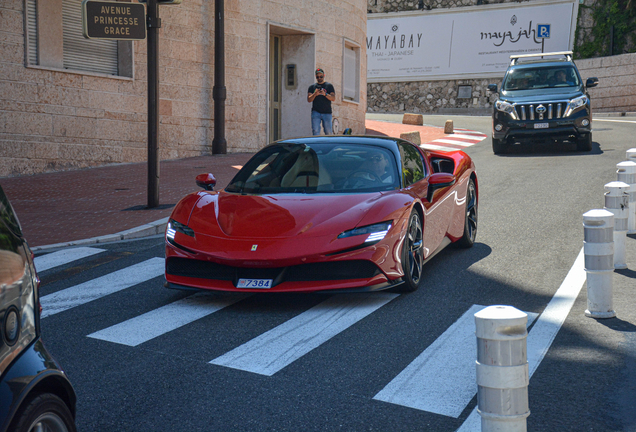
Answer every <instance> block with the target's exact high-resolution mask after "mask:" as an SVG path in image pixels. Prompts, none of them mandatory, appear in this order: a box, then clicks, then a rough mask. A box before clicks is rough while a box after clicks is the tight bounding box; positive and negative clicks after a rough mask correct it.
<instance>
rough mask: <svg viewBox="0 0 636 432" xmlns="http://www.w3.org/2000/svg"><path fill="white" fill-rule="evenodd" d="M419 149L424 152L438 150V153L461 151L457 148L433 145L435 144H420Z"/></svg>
mask: <svg viewBox="0 0 636 432" xmlns="http://www.w3.org/2000/svg"><path fill="white" fill-rule="evenodd" d="M420 147H422V148H423V149H425V150H439V151H447V152H451V151H457V150H461V149H459V148H453V147H442V146H438V145H435V144H429V143H426V144H420Z"/></svg>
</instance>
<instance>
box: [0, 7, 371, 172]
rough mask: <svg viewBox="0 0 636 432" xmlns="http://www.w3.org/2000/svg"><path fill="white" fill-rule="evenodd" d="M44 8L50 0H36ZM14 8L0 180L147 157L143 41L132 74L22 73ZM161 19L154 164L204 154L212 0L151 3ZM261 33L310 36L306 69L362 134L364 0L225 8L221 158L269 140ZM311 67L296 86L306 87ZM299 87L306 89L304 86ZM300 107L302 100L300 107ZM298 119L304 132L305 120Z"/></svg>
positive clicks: (4, 30) (2, 64) (1, 51)
mask: <svg viewBox="0 0 636 432" xmlns="http://www.w3.org/2000/svg"><path fill="white" fill-rule="evenodd" d="M48 1H53V0H38V2H48ZM60 2H61V0H60ZM79 3H81V2H80V1H79V0H78V4H79ZM24 7H25V1H24V0H6V1H5V0H3V1H2V2H0V177H3V176H10V175H21V174H33V173H40V172H46V171H55V170H63V169H75V168H84V167H92V166H98V165H104V164H110V163H126V162H142V161H145V160H146V159H147V78H146V75H147V72H146V41H145V40H144V41H135V42H134V43H133V44H132V45H133V52H134V55H133V59H134V64H133V68H132V69H133V71H132V72H133V73H132V76H133V77H132V78H125V77H116V76H111V75H104V74H97V73H88V72H77V71H70V70H64V69H60V68H58V69H56V68H52V67H42V66H35V67H31V66H26V60H25V32H26V30H25V11H24ZM160 17H161V19H162V28H161V29H160V31H159V53H160V60H159V69H160V70H159V77H160V99H161V100H160V110H159V111H160V125H159V154H160V158H161V159H162V160H165V159H176V158H184V157H191V156H197V155H201V154H209V153H211V146H212V139H213V134H214V129H213V127H214V118H213V117H214V115H213V111H214V109H213V99H212V89H213V86H214V2H211V1H207V0H187V1H184V2H183V3H182V4H180V5H175V6H160ZM271 25H279V26H282V27H285V28H288V29H291V30H290V32H292V33H293V32H294V31H296V29H302V31H303V32H304V34H309V35H310V37H313V38H314V40H315V44H314V45H312V46H314V47H315V65H320V67H322V68H323V69H325V71H326V72H327V77H328V80H329V81H330V82H331V83H332V84H334V86H335V88H336V92H337V98H336V102H334V112H335V113H336V115H337V116H338V117H339V119H340V124H341V125H346V126H347V127H351V128H353V130H354V132H355V133H362V132H363V131H364V116H365V111H366V92H365V89H366V68H365V65H366V52H365V50H364V43H365V37H366V4H365V2H364V0H324V1H321V2H306V1H304V0H289V1H285V2H281V1H269V0H253V1H250V2H244V1H241V0H226V1H225V61H226V88H227V100H226V113H225V115H226V139H227V150H228V152H244V151H256V150H258V149H260V148H262V147H264V146H265V145H266V144H267V143H268V141H269V136H268V134H267V130H268V126H267V122H268V116H269V114H268V106H269V105H268V98H267V94H268V87H269V81H268V48H269V45H268V44H269V33H268V29H269V28H270V26H271ZM345 39H346V40H347V41H350V42H353V43H354V44H357V45H358V46H359V47H361V49H360V64H361V68H360V79H359V85H360V91H359V93H360V97H359V101H357V102H348V101H343V98H342V79H343V77H342V74H343V71H342V69H343V66H342V64H343V60H342V59H343V44H344V41H345ZM315 65H313V64H312V65H311V66H310V67H309V68H308V69H307V73H305V74H304V76H301V77H299V80H300V79H304V80H305V82H306V81H307V80H309V81H311V82H313V79H314V78H313V68H314V66H315ZM307 75H309V76H307ZM298 91H299V92H306V87H305V88H303V89H299V90H298ZM308 105H309V104H307V103H306V102H305V101H303V106H302V108H303V109H306V108H307V107H306V106H308ZM306 121H307V125H308V124H309V122H310V120H309V114H308V115H307V119H306Z"/></svg>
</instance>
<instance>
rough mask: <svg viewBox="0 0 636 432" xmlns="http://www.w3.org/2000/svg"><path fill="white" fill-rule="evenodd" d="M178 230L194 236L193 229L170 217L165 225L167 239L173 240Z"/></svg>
mask: <svg viewBox="0 0 636 432" xmlns="http://www.w3.org/2000/svg"><path fill="white" fill-rule="evenodd" d="M177 232H180V233H182V234H185V235H187V236H190V237H194V230H193V229H192V228H190V227H189V226H187V225H184V224H182V223H180V222H177V221H176V220H173V219H170V220H169V221H168V225H166V237H167V238H168V240H174V236H175V235H176V234H177Z"/></svg>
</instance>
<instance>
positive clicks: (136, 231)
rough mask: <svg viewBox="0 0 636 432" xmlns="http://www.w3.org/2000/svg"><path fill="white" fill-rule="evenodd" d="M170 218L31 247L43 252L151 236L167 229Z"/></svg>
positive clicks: (33, 250) (33, 249) (35, 250)
mask: <svg viewBox="0 0 636 432" xmlns="http://www.w3.org/2000/svg"><path fill="white" fill-rule="evenodd" d="M168 219H170V218H169V217H165V218H163V219H159V220H156V221H154V222H150V223H147V224H145V225H141V226H138V227H135V228H130V229H127V230H125V231H121V232H118V233H116V234H107V235H103V236H99V237H92V238H89V239H83V240H73V241H69V242H63V243H55V244H50V245H44V246H36V247H33V248H31V251H32V252H43V251H48V250H50V249H58V248H63V247H67V246H81V245H88V244H96V243H112V242H116V241H119V240H130V239H138V238H143V237H150V236H153V235H157V234H163V233H164V232H165V231H166V224H167V223H168Z"/></svg>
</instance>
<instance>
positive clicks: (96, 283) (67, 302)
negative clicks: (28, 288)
mask: <svg viewBox="0 0 636 432" xmlns="http://www.w3.org/2000/svg"><path fill="white" fill-rule="evenodd" d="M164 270H165V260H164V259H163V258H151V259H149V260H147V261H144V262H141V263H139V264H135V265H133V266H130V267H126V268H124V269H121V270H117V271H115V272H113V273H109V274H107V275H104V276H102V277H98V278H96V279H92V280H89V281H87V282H84V283H82V284H79V285H75V286H72V287H70V288H66V289H63V290H61V291H58V292H55V293H53V294H49V295H46V296H44V297H42V298H41V299H40V302H41V304H42V318H46V317H47V316H50V315H55V314H56V313H59V312H63V311H65V310H68V309H71V308H74V307H75V306H80V305H83V304H85V303H88V302H91V301H93V300H97V299H99V298H101V297H104V296H107V295H109V294H112V293H115V292H118V291H121V290H123V289H126V288H129V287H131V286H134V285H137V284H140V283H142V282H145V281H147V280H150V279H152V278H155V277H157V276H160V275H162V274H163V273H164Z"/></svg>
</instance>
